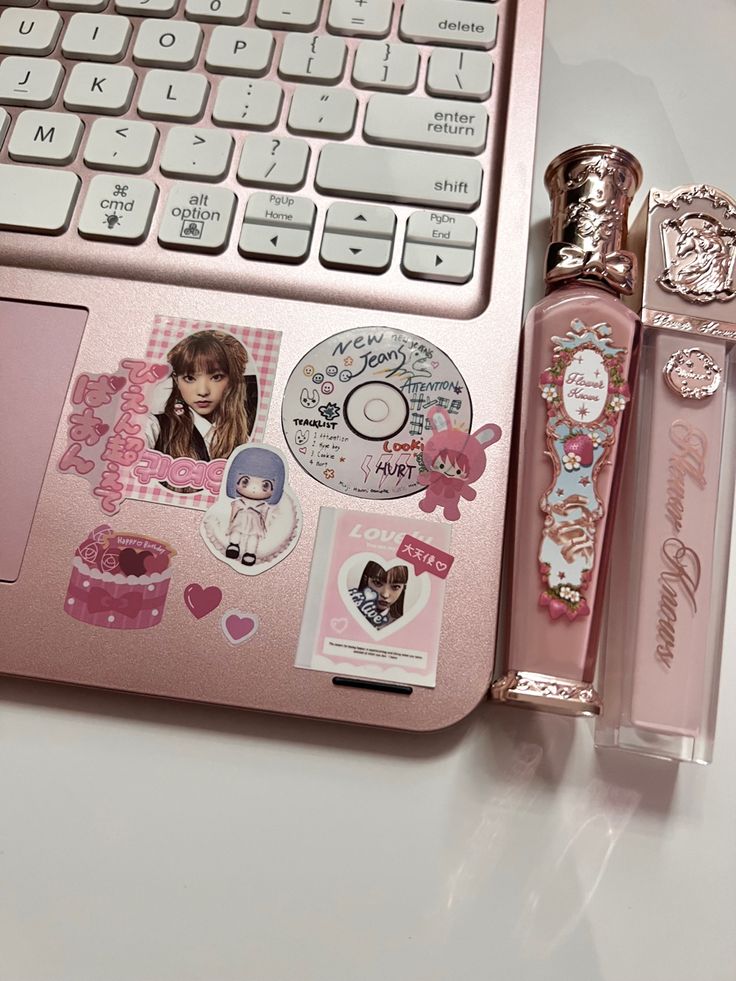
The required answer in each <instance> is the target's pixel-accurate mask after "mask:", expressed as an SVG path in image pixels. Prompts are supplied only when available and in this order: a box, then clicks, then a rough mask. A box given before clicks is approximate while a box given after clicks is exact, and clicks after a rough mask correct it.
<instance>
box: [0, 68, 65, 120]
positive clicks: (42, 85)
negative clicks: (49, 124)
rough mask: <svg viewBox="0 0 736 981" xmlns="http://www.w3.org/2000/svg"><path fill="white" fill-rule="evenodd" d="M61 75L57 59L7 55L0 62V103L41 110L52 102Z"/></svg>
mask: <svg viewBox="0 0 736 981" xmlns="http://www.w3.org/2000/svg"><path fill="white" fill-rule="evenodd" d="M63 77H64V69H63V68H62V67H61V62H59V61H54V60H53V59H51V58H43V59H41V58H19V57H15V56H13V55H10V56H9V57H7V58H5V59H4V60H3V61H2V63H0V102H1V103H2V104H3V105H5V106H38V108H39V109H43V108H44V107H46V106H50V105H52V104H53V103H54V102H55V101H56V97H57V95H58V94H59V89H60V88H61V80H62V78H63Z"/></svg>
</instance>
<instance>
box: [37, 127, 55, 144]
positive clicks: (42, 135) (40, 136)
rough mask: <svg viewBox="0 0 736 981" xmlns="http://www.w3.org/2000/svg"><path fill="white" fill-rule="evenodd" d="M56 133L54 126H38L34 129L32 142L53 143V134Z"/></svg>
mask: <svg viewBox="0 0 736 981" xmlns="http://www.w3.org/2000/svg"><path fill="white" fill-rule="evenodd" d="M55 135H56V127H55V126H49V128H48V129H44V128H43V126H39V127H38V129H37V130H36V135H35V136H34V137H33V142H34V143H38V142H39V141H40V142H41V143H53V142H54V136H55Z"/></svg>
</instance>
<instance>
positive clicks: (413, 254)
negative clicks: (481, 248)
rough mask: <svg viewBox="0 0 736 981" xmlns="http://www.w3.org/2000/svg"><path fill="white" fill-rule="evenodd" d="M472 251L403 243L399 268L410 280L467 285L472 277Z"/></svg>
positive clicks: (473, 254)
mask: <svg viewBox="0 0 736 981" xmlns="http://www.w3.org/2000/svg"><path fill="white" fill-rule="evenodd" d="M474 260H475V250H474V249H464V248H453V247H452V246H442V245H423V244H421V243H418V242H409V241H407V242H405V243H404V255H403V257H402V260H401V268H402V269H403V270H404V273H405V275H407V276H411V278H412V279H428V280H432V281H434V282H437V283H467V282H468V280H469V279H470V277H471V276H472V275H473V262H474Z"/></svg>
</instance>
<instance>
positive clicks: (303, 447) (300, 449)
mask: <svg viewBox="0 0 736 981" xmlns="http://www.w3.org/2000/svg"><path fill="white" fill-rule="evenodd" d="M299 452H300V453H306V452H307V448H306V446H300V447H299Z"/></svg>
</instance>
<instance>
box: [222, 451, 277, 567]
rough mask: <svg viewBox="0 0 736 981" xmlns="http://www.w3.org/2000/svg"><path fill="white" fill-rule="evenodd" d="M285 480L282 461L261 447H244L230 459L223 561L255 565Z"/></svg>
mask: <svg viewBox="0 0 736 981" xmlns="http://www.w3.org/2000/svg"><path fill="white" fill-rule="evenodd" d="M285 479H286V474H285V472H284V463H283V460H282V459H281V458H280V457H278V456H277V455H276V454H275V453H272V452H271V451H270V450H267V449H265V448H264V447H262V446H246V447H245V448H244V449H242V450H240V452H239V453H238V454H237V456H236V457H235V458H234V459H233V461H232V463H231V464H230V469H229V470H228V475H227V485H226V493H227V496H228V497H229V498H230V500H231V501H232V504H231V505H230V520H229V523H228V526H227V546H226V548H225V556H226V558H228V559H238V558H239V559H240V561H241V562H242V564H243V565H245V566H251V565H255V563H256V553H257V551H258V544H259V542H260V541H261V540H262V539H263V538H264V537H265V535H266V532H267V531H268V516H269V512H270V509H271V507H273V505H275V504H278V503H279V501H280V500H281V495H282V494H283V492H284V482H285Z"/></svg>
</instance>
